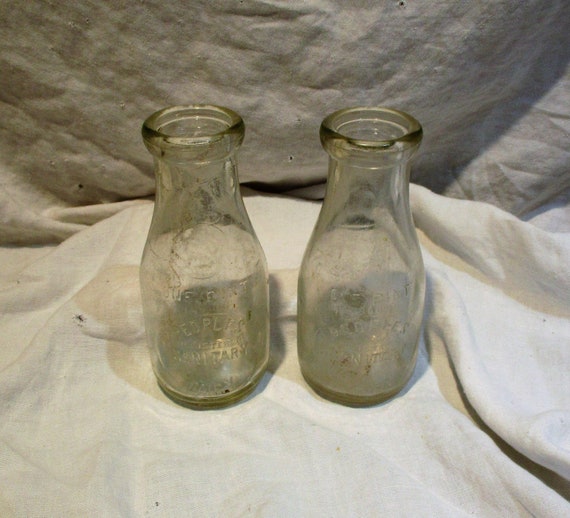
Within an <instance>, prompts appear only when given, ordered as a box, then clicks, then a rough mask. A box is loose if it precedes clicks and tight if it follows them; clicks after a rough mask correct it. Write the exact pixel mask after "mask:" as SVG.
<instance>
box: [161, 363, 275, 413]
mask: <svg viewBox="0 0 570 518" xmlns="http://www.w3.org/2000/svg"><path fill="white" fill-rule="evenodd" d="M264 373H265V368H263V369H261V370H260V371H259V373H258V374H256V375H255V376H254V377H253V378H252V379H251V381H250V382H249V383H248V384H247V385H245V386H243V387H241V388H239V389H238V390H236V391H234V392H229V393H227V394H220V395H217V396H207V397H203V396H202V397H195V396H189V395H187V394H181V393H180V392H178V391H176V390H174V389H172V388H171V387H169V386H168V385H167V384H166V383H164V382H163V381H162V380H161V379H160V378H158V377H157V378H156V380H157V382H158V386H159V387H160V390H162V392H164V394H165V395H166V396H167V397H168V398H169V399H171V400H172V401H174V402H175V403H177V404H178V405H181V406H184V407H187V408H191V409H193V410H209V409H214V408H223V407H227V406H230V405H233V404H235V403H237V402H239V401H241V400H242V399H244V398H246V397H247V396H249V395H250V394H251V393H252V392H253V391H254V389H255V387H257V385H258V384H259V382H260V381H261V378H262V377H263V374H264Z"/></svg>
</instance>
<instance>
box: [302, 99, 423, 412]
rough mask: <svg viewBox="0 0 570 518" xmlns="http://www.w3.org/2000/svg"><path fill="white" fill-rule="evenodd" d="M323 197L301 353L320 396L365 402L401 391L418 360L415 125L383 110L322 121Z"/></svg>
mask: <svg viewBox="0 0 570 518" xmlns="http://www.w3.org/2000/svg"><path fill="white" fill-rule="evenodd" d="M320 137H321V142H322V144H323V147H324V149H325V150H326V151H327V153H328V154H329V156H330V158H329V174H328V183H327V191H326V196H325V199H324V202H323V206H322V208H321V212H320V214H319V218H318V220H317V223H316V226H315V228H314V230H313V234H312V236H311V239H310V241H309V244H308V246H307V249H306V251H305V255H304V258H303V262H302V266H301V271H300V274H299V286H298V354H299V361H300V365H301V370H302V373H303V376H304V377H305V379H306V381H307V382H308V383H309V385H310V386H311V387H312V388H313V389H314V390H315V391H316V392H317V393H318V394H320V395H322V396H323V397H325V398H327V399H330V400H332V401H335V402H338V403H342V404H346V405H351V406H366V405H372V404H375V403H379V402H381V401H384V400H386V399H388V398H390V397H391V396H393V395H395V394H397V393H398V392H399V391H400V390H401V389H402V388H403V387H404V385H405V384H406V382H407V381H408V380H409V378H410V377H411V375H412V373H413V371H414V366H415V363H416V357H417V350H418V339H419V333H420V327H421V322H422V315H423V306H424V292H425V273H424V266H423V261H422V256H421V251H420V247H419V244H418V239H417V236H416V232H415V228H414V225H413V221H412V215H411V211H410V204H409V175H410V158H411V157H412V155H413V154H414V153H415V151H416V150H417V148H418V146H419V144H420V141H421V138H422V128H421V126H420V124H419V123H418V122H417V121H416V120H415V119H414V118H412V117H410V116H409V115H407V114H405V113H402V112H399V111H396V110H392V109H387V108H365V107H357V108H348V109H344V110H340V111H337V112H335V113H333V114H331V115H329V116H328V117H326V118H325V119H324V121H323V123H322V125H321V129H320Z"/></svg>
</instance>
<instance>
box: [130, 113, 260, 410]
mask: <svg viewBox="0 0 570 518" xmlns="http://www.w3.org/2000/svg"><path fill="white" fill-rule="evenodd" d="M244 132H245V127H244V124H243V121H242V119H241V117H240V116H239V115H238V114H236V113H235V112H233V111H231V110H228V109H226V108H223V107H218V106H207V105H191V106H174V107H171V108H166V109H164V110H161V111H159V112H156V113H155V114H153V115H151V116H150V117H149V118H148V119H147V120H146V121H145V122H144V124H143V128H142V135H143V140H144V143H145V145H146V147H147V149H148V150H149V151H150V152H151V154H152V155H153V156H154V168H155V176H156V202H155V207H154V213H153V218H152V223H151V227H150V230H149V234H148V237H147V241H146V245H145V248H144V252H143V257H142V262H141V269H140V282H141V293H142V303H143V313H144V320H145V328H146V333H147V338H148V341H149V345H150V350H151V360H152V366H153V369H154V372H155V374H156V377H157V379H158V383H159V385H160V387H161V388H162V389H163V391H164V392H165V393H166V394H167V395H168V396H169V397H171V398H172V399H173V400H175V401H177V402H178V403H181V404H184V405H186V406H190V407H196V408H201V407H202V408H207V407H217V406H223V405H227V404H230V403H233V402H235V401H237V400H238V399H240V398H242V397H244V396H245V395H247V394H248V393H249V392H251V391H252V390H253V388H254V387H255V385H256V384H257V382H258V381H259V380H260V378H261V376H262V375H263V372H264V370H265V367H266V365H267V361H268V355H269V295H268V271H267V264H266V260H265V256H264V254H263V251H262V249H261V246H260V244H259V241H258V239H257V237H256V236H255V233H254V231H253V228H252V226H251V223H250V221H249V218H248V216H247V213H246V210H245V207H244V205H243V200H242V198H241V194H240V191H239V183H238V177H237V162H236V151H237V149H238V147H239V146H240V144H241V143H242V141H243V137H244Z"/></svg>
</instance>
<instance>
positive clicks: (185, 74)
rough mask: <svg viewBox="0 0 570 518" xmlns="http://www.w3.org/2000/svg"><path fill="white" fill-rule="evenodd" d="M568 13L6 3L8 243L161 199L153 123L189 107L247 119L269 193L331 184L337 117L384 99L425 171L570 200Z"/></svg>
mask: <svg viewBox="0 0 570 518" xmlns="http://www.w3.org/2000/svg"><path fill="white" fill-rule="evenodd" d="M568 20H570V3H569V2H567V1H565V0H557V1H556V0H555V1H550V2H543V1H540V0H529V1H523V2H513V1H512V0H498V1H493V2H482V1H473V2H458V1H456V0H442V1H439V2H427V1H419V0H418V1H413V0H400V1H397V0H396V1H394V0H390V1H362V0H354V1H351V2H343V1H339V0H337V1H333V0H307V1H302V0H281V1H280V0H267V1H261V0H242V1H238V0H232V1H220V0H218V1H212V0H199V1H193V2H182V1H173V2H159V1H157V0H144V1H143V0H140V1H129V2H127V1H123V2H117V1H113V2H111V1H101V2H87V1H79V2H73V3H72V2H56V1H53V2H51V1H39V0H33V1H28V2H17V1H13V2H10V1H4V2H2V3H0V28H1V41H2V43H1V45H2V52H1V54H0V59H1V68H0V70H1V73H0V110H1V111H0V115H1V117H0V131H1V134H0V178H1V180H2V187H3V188H2V190H1V193H0V242H3V243H20V244H31V243H38V242H49V241H59V240H62V239H65V238H66V237H68V236H69V235H71V234H73V233H74V232H76V231H77V230H78V229H80V228H82V226H84V225H86V224H91V223H93V222H95V221H97V220H98V219H101V218H103V217H106V216H107V215H109V209H106V210H100V204H111V203H112V202H115V203H116V202H123V203H124V202H125V200H133V199H138V198H142V197H146V196H149V195H152V194H153V190H154V179H153V176H152V161H151V157H150V155H149V154H148V153H147V152H146V150H145V149H144V147H143V145H142V141H141V138H140V126H141V123H142V121H143V120H144V118H145V117H146V116H148V115H149V114H150V113H152V112H153V111H155V110H157V109H160V108H162V107H164V106H167V105H172V104H181V103H215V104H222V105H225V106H228V107H231V108H233V109H235V110H236V111H238V112H239V113H240V114H241V115H242V116H243V118H244V120H245V123H246V128H247V130H246V140H245V143H244V146H243V148H242V150H241V151H240V177H241V180H242V182H249V183H251V184H252V185H253V186H255V187H257V188H263V189H268V190H273V191H283V192H286V191H288V192H290V193H293V194H298V195H305V196H315V195H318V192H319V191H318V190H315V189H303V188H304V187H307V186H311V185H314V184H318V183H322V182H324V180H325V178H326V171H327V165H326V164H327V157H326V155H325V153H324V151H323V150H322V149H321V147H320V143H319V139H318V127H319V124H320V122H321V120H322V118H323V117H324V116H325V115H326V114H327V113H329V112H331V111H333V110H336V109H339V108H342V107H345V106H350V105H355V104H368V105H377V104H379V105H386V106H390V107H394V108H399V109H402V110H405V111H408V112H409V113H411V114H412V115H414V116H416V118H418V119H419V120H420V121H421V122H422V124H423V126H424V130H425V138H424V143H423V145H422V149H421V152H420V154H419V156H418V158H417V160H416V162H415V166H414V170H413V181H415V182H417V183H420V184H423V185H425V186H427V187H429V188H430V189H432V190H434V191H436V192H439V193H445V194H448V195H450V196H454V197H466V198H470V199H477V200H485V201H488V202H490V203H493V204H495V205H498V206H500V207H502V208H504V209H506V210H508V211H510V212H512V213H514V214H516V215H524V214H525V213H528V212H529V211H533V210H534V211H536V210H537V209H538V210H540V207H541V206H543V205H544V204H546V203H549V202H552V201H557V200H558V202H560V200H562V202H564V199H565V198H564V197H565V196H566V197H567V193H568V188H569V186H570V175H569V172H568V168H569V163H570V160H569V131H570V130H569V122H568V121H569V116H570V114H569V111H570V110H569V104H570V103H569V101H570V76H569V74H568V68H567V67H568V61H569V58H570V28H569V22H568ZM109 206H111V205H109ZM117 206H118V207H122V206H123V205H121V204H118V205H117ZM110 210H113V209H110Z"/></svg>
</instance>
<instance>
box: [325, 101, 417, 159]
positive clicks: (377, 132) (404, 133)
mask: <svg viewBox="0 0 570 518" xmlns="http://www.w3.org/2000/svg"><path fill="white" fill-rule="evenodd" d="M320 134H321V140H322V142H323V145H325V147H327V143H328V142H333V141H334V142H335V147H338V146H339V145H340V146H343V147H347V148H354V149H371V148H372V149H378V150H389V149H390V148H396V149H398V150H400V151H401V150H403V149H406V148H414V147H417V146H418V145H419V143H420V142H421V139H422V126H421V124H420V123H419V122H418V121H417V120H416V119H415V118H414V117H412V116H411V115H408V114H407V113H404V112H401V111H399V110H394V109H391V108H384V107H353V108H345V109H343V110H339V111H336V112H334V113H331V114H330V115H329V116H327V117H326V118H325V119H324V120H323V122H322V124H321V131H320Z"/></svg>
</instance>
